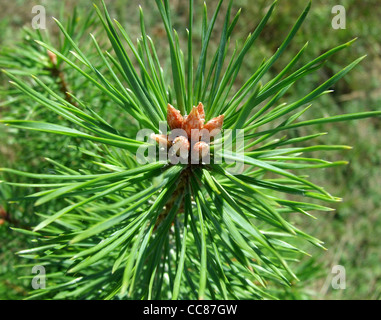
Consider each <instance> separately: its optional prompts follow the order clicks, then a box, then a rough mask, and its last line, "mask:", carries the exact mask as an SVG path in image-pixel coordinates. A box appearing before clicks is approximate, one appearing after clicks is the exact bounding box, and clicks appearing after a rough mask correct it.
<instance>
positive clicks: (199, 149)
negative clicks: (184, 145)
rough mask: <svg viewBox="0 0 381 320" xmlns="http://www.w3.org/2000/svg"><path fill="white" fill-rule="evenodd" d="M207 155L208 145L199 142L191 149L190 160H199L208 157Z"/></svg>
mask: <svg viewBox="0 0 381 320" xmlns="http://www.w3.org/2000/svg"><path fill="white" fill-rule="evenodd" d="M208 153H209V145H208V144H207V143H206V142H204V141H199V142H197V143H195V145H194V146H193V148H192V158H193V159H197V158H198V159H201V158H204V157H206V156H207V155H208Z"/></svg>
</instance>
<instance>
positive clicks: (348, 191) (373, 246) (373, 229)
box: [0, 0, 381, 299]
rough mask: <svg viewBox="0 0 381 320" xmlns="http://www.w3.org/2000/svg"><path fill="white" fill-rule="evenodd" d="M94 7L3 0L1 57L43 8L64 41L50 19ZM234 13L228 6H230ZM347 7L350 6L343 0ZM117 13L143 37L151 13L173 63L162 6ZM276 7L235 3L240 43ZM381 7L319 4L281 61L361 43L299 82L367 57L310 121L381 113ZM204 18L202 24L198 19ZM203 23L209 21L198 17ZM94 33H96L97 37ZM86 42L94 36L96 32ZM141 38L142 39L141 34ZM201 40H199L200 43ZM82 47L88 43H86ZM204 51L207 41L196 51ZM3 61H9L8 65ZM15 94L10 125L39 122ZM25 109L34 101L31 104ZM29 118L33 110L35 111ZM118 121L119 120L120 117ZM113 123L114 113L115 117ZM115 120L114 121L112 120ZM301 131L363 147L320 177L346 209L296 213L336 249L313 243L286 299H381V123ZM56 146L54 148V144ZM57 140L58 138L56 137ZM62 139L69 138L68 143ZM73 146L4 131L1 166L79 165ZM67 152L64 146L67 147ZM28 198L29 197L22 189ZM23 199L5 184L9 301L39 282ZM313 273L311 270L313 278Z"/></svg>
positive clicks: (265, 46)
mask: <svg viewBox="0 0 381 320" xmlns="http://www.w3.org/2000/svg"><path fill="white" fill-rule="evenodd" d="M92 2H95V3H97V4H99V3H98V2H97V0H95V1H88V0H80V1H68V0H65V1H58V0H49V1H42V0H40V1H30V0H14V1H7V0H0V8H1V10H0V48H1V49H0V51H3V50H5V49H7V48H11V47H12V46H15V45H16V44H17V43H20V42H22V41H24V40H25V39H24V40H23V38H22V37H23V34H22V32H21V31H22V28H24V27H26V28H31V22H32V19H33V17H34V16H35V14H33V13H32V7H33V6H34V5H43V6H44V7H45V8H46V13H47V17H48V21H47V24H48V26H47V28H48V29H49V32H50V36H51V37H53V42H54V37H55V35H56V34H58V31H57V30H56V27H55V26H54V24H53V23H52V21H51V19H50V17H51V16H54V17H60V16H61V17H63V18H65V17H66V16H70V15H71V14H72V12H73V10H74V7H77V9H78V19H83V15H84V13H88V12H89V11H91V10H93V9H92ZM225 2H226V3H224V5H223V6H224V7H225V8H226V7H227V3H228V2H227V1H225ZM338 2H340V3H338ZM106 3H107V4H108V8H109V10H110V12H111V14H112V15H113V17H115V18H117V19H118V21H120V22H121V23H122V24H123V26H124V27H125V28H126V29H127V30H128V31H129V32H130V34H131V35H132V36H131V38H132V39H136V38H137V36H138V35H139V32H140V26H139V11H138V6H139V5H141V6H142V7H143V10H144V12H145V19H146V25H147V28H148V30H147V32H148V34H150V36H151V37H152V38H153V40H154V41H155V43H156V47H157V49H158V50H159V55H160V58H161V61H162V62H164V61H165V56H166V51H161V47H165V45H163V46H160V45H158V44H160V43H163V44H164V43H166V35H165V32H164V29H163V26H162V25H161V21H160V17H159V14H158V12H157V10H156V6H155V5H154V3H153V1H152V0H108V1H106ZM170 3H171V9H172V16H173V19H174V27H175V28H176V29H177V30H178V32H179V35H180V38H182V39H185V36H186V33H185V28H184V27H185V26H187V25H188V1H185V0H170ZM202 3H203V2H202V1H198V0H196V1H195V4H196V8H197V9H196V16H199V17H201V12H202V7H203V5H202ZM206 3H207V5H208V8H209V14H212V13H213V11H214V8H215V6H216V4H217V0H207V1H206ZM271 3H272V1H267V0H256V1H255V2H254V1H251V0H234V5H233V14H235V13H236V12H237V10H238V9H239V8H242V14H241V18H240V20H239V22H238V25H237V27H236V30H235V32H234V33H233V40H234V41H239V42H240V43H242V42H243V41H244V40H245V39H246V36H247V35H248V33H249V32H252V31H253V29H254V28H255V26H256V24H257V23H258V22H259V21H260V19H261V17H262V16H263V15H264V13H265V12H266V9H267V8H268V7H269V5H270V4H271ZM307 3H308V2H307V1H305V0H292V1H291V0H281V1H278V5H277V8H276V10H275V13H274V14H273V16H272V18H271V19H270V21H269V23H268V25H267V27H266V28H265V29H264V31H263V33H262V34H261V36H260V38H259V39H258V40H257V42H256V45H255V46H254V48H253V49H252V50H251V52H250V53H249V54H248V56H247V58H246V59H245V62H244V64H245V65H244V67H243V68H242V70H241V77H240V78H238V82H237V86H239V85H242V82H243V81H244V80H245V79H247V78H248V77H249V76H250V75H251V72H253V71H254V70H256V67H257V66H258V64H260V63H261V61H262V60H263V58H264V57H266V58H267V57H269V56H271V55H272V54H273V53H274V52H275V51H276V49H277V48H278V46H279V45H280V44H281V42H282V41H283V39H284V37H285V36H286V35H287V33H288V31H289V30H290V28H291V27H292V26H293V23H294V22H295V20H296V19H297V17H298V16H299V15H300V14H301V12H302V11H303V9H304V7H305V6H306V5H307ZM337 4H340V5H343V6H344V8H345V9H346V29H337V30H335V29H333V28H332V25H331V21H332V19H333V18H334V16H335V14H333V13H332V12H331V10H332V7H333V6H335V5H337ZM379 4H380V2H379V0H363V1H355V0H346V1H330V0H315V1H313V3H312V9H311V11H310V13H309V16H308V17H307V19H306V21H305V22H304V24H303V26H302V27H301V30H300V31H299V34H298V35H297V37H296V38H295V39H294V41H293V42H292V43H291V45H290V47H289V48H288V50H287V51H286V52H285V53H284V54H283V55H282V57H281V58H280V60H279V62H278V63H276V65H275V66H274V67H273V68H272V69H271V70H270V72H269V73H268V75H267V76H268V77H271V76H274V75H276V74H278V73H279V72H280V71H281V70H282V68H283V66H284V65H285V64H286V63H288V62H289V61H290V60H291V59H292V58H293V57H294V56H295V54H296V53H297V52H298V51H299V50H300V48H301V47H302V46H303V45H304V44H305V43H306V42H307V41H308V42H309V44H308V48H307V50H306V51H305V54H304V56H303V58H302V60H303V62H308V61H310V60H312V59H313V58H315V57H317V56H318V55H320V54H322V53H323V52H325V51H327V50H329V49H330V48H333V47H335V46H337V45H339V44H342V43H345V42H347V41H349V40H351V39H353V38H358V39H357V41H356V42H355V43H354V44H353V45H352V46H351V47H349V48H348V49H347V50H344V51H341V52H339V53H338V54H335V55H334V56H333V57H332V58H331V59H330V61H328V62H327V63H326V65H325V67H323V68H322V69H320V70H319V71H318V72H317V73H316V74H313V75H310V76H308V77H307V78H306V80H304V81H303V82H301V83H296V84H295V85H294V86H293V87H292V88H291V89H290V94H289V95H288V98H289V99H293V100H295V99H296V98H297V97H301V96H302V95H303V94H306V93H307V92H309V91H311V90H313V89H314V88H316V87H317V86H318V85H319V84H321V83H322V82H324V81H325V80H327V79H328V78H329V77H331V76H332V75H333V74H334V73H335V72H337V71H339V70H340V69H341V68H343V67H344V66H346V65H347V64H349V63H350V62H352V61H353V60H355V59H356V58H358V57H360V56H363V55H365V54H366V55H367V58H366V59H365V60H363V61H362V62H361V64H360V65H359V66H357V67H356V68H355V69H354V70H352V71H351V72H350V73H349V74H348V75H346V77H344V79H342V80H340V81H339V82H338V83H337V84H336V85H335V87H334V88H333V89H334V92H333V93H332V94H330V95H325V96H323V97H322V98H320V99H319V100H318V101H316V102H315V103H314V105H313V107H312V108H311V109H310V110H309V111H308V112H307V113H306V114H305V115H304V117H305V118H311V117H312V116H313V117H323V116H325V115H335V114H342V113H349V112H361V111H373V110H380V106H381V40H380V32H381V30H380V29H381V28H380V24H379V23H380V22H379V19H380V16H381V6H380V5H379ZM222 19H223V15H221V16H220V21H219V22H217V35H216V36H215V37H214V38H213V39H212V43H211V49H212V50H211V51H213V46H217V44H218V42H219V40H220V38H219V35H218V29H221V28H222V26H223V20H222ZM196 20H197V18H196ZM198 20H199V19H198ZM90 31H91V26H90V27H89V32H90ZM89 32H87V33H85V34H84V38H88V33H89ZM135 35H136V36H135ZM197 40H199V39H197V38H196V39H195V41H196V43H197ZM79 44H80V47H81V42H80V43H79ZM196 46H197V44H196ZM0 64H1V58H0ZM0 83H1V85H2V86H3V88H7V80H6V79H5V77H4V76H3V75H0ZM13 94H14V92H13V91H12V90H10V89H9V90H8V89H3V90H2V92H1V94H0V118H2V117H5V116H14V117H15V118H20V119H21V118H25V117H31V118H33V114H31V113H32V112H31V111H30V110H29V111H28V110H27V109H25V108H24V107H23V105H22V103H21V102H20V101H17V100H16V99H15V100H12V95H13ZM24 103H25V102H24ZM28 112H29V113H28ZM113 116H114V118H115V121H120V120H118V119H117V118H118V114H114V115H113ZM110 117H112V115H110ZM111 121H112V119H111ZM303 130H304V131H303V132H300V133H301V134H302V133H303V134H308V133H310V134H312V133H314V132H316V130H319V131H317V132H322V131H325V132H328V133H329V134H328V135H326V136H323V137H321V138H319V139H320V140H319V141H315V142H316V143H321V144H345V145H350V146H352V147H353V149H352V150H348V151H346V152H335V153H330V154H327V155H326V158H328V160H339V159H343V160H348V161H349V165H347V166H345V167H335V168H330V169H325V170H320V171H314V172H313V174H315V175H314V176H312V177H311V180H312V181H313V182H314V183H317V184H320V185H322V186H324V187H325V188H326V190H328V191H329V192H331V193H333V194H334V195H335V196H338V197H341V198H343V202H342V203H339V204H337V205H336V206H335V209H336V210H335V211H333V212H329V213H316V214H315V215H316V217H317V220H312V219H308V218H306V217H300V216H295V217H294V216H293V217H292V219H293V220H294V221H293V222H294V223H295V224H297V225H298V226H299V227H300V228H301V229H302V230H305V231H306V232H308V233H310V234H311V235H313V236H315V237H317V238H319V239H320V240H322V241H324V242H325V247H326V248H327V249H328V250H326V251H324V250H321V249H316V248H313V247H312V246H309V245H308V244H305V250H306V251H308V252H309V253H310V254H311V255H312V258H306V259H305V260H303V261H301V262H300V263H295V265H294V268H298V274H299V277H300V279H301V282H300V283H296V284H295V287H293V288H292V289H287V290H285V291H284V290H283V291H282V292H281V293H280V294H279V296H280V297H282V298H284V299H380V298H381V245H380V243H379V240H380V239H381V170H380V169H381V167H380V166H381V151H380V149H381V139H380V130H381V120H380V119H366V120H360V121H356V122H348V123H338V124H333V125H325V126H324V128H316V127H310V128H308V129H303ZM47 139H49V142H47ZM51 139H52V140H51ZM61 140H62V139H61ZM64 144H65V141H57V142H56V141H55V140H54V138H50V137H49V138H47V136H41V135H40V134H33V133H25V132H23V133H21V132H19V131H15V130H8V129H6V128H5V127H4V126H0V167H11V168H14V169H18V170H26V171H32V172H33V171H38V170H39V168H41V166H44V161H45V160H44V158H45V157H49V158H52V159H55V160H58V161H61V160H62V161H66V162H67V163H70V164H71V165H73V166H75V163H73V162H71V161H72V160H71V159H72V158H71V157H70V153H68V152H67V151H66V150H64V149H63V147H62V145H64ZM57 146H60V147H57ZM22 194H25V190H23V191H22ZM19 196H20V190H19V189H18V188H14V187H10V186H7V187H6V186H4V185H3V184H1V183H0V299H22V298H24V297H25V295H26V294H27V291H28V288H29V286H30V278H28V276H30V275H26V274H25V270H26V269H25V268H24V269H23V268H21V267H18V266H19V265H21V266H22V265H23V264H24V263H25V262H24V261H23V260H21V259H19V258H17V256H16V255H15V252H17V251H19V250H22V249H25V248H27V247H28V246H29V245H30V242H31V237H29V236H27V235H22V234H19V233H15V232H13V231H12V230H11V229H10V228H11V227H25V226H33V225H34V223H35V221H36V220H35V219H36V216H35V214H34V212H33V207H32V206H31V204H30V203H28V202H24V201H21V202H17V203H9V201H7V199H11V198H12V199H14V198H17V197H19ZM335 265H341V266H343V267H344V268H345V271H346V289H344V290H336V289H333V288H332V285H331V281H332V277H333V276H334V274H332V268H333V267H334V266H335ZM304 270H305V272H304Z"/></svg>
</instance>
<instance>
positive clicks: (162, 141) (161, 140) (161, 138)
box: [151, 133, 171, 147]
mask: <svg viewBox="0 0 381 320" xmlns="http://www.w3.org/2000/svg"><path fill="white" fill-rule="evenodd" d="M151 139H153V140H155V141H156V142H157V143H158V144H159V145H160V146H163V147H164V146H165V145H167V146H168V147H170V146H171V142H170V141H169V140H168V138H167V136H166V135H164V134H154V133H153V134H152V135H151Z"/></svg>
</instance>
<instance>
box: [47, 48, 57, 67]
mask: <svg viewBox="0 0 381 320" xmlns="http://www.w3.org/2000/svg"><path fill="white" fill-rule="evenodd" d="M48 57H49V59H50V61H51V62H52V64H53V65H54V66H55V65H57V56H56V54H55V53H53V52H51V51H50V50H48Z"/></svg>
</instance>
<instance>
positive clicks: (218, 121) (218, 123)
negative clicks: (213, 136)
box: [203, 114, 224, 132]
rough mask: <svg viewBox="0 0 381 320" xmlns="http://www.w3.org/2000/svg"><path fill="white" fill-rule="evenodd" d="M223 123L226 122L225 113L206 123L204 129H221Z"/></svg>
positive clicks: (210, 130)
mask: <svg viewBox="0 0 381 320" xmlns="http://www.w3.org/2000/svg"><path fill="white" fill-rule="evenodd" d="M223 123H224V115H223V114H222V115H220V116H218V117H216V118H213V119H212V120H210V121H208V122H207V123H206V124H205V125H204V127H203V129H206V130H209V132H212V131H213V130H216V129H217V130H221V128H222V125H223Z"/></svg>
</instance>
